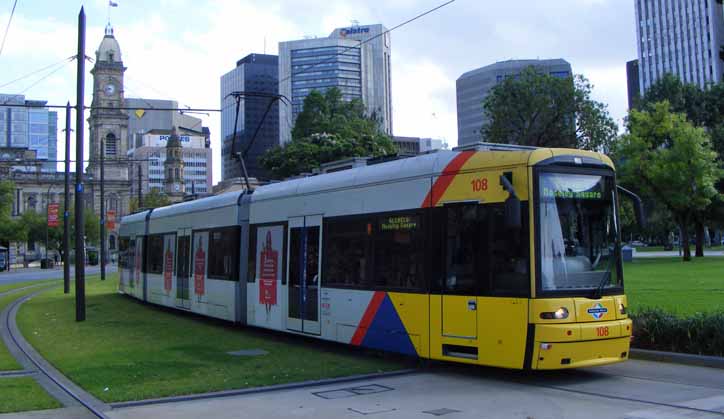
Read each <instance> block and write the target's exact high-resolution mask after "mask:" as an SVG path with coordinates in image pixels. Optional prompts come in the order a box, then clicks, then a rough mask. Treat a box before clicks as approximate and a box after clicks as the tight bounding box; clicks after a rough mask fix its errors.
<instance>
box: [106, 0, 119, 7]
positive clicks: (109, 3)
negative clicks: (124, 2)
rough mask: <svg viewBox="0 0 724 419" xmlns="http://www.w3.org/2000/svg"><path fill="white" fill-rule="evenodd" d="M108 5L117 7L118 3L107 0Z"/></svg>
mask: <svg viewBox="0 0 724 419" xmlns="http://www.w3.org/2000/svg"><path fill="white" fill-rule="evenodd" d="M108 5H109V6H111V7H118V3H116V2H115V1H113V0H108Z"/></svg>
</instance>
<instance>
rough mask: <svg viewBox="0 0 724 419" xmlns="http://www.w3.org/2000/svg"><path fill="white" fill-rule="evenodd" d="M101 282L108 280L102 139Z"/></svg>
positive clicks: (102, 149)
mask: <svg viewBox="0 0 724 419" xmlns="http://www.w3.org/2000/svg"><path fill="white" fill-rule="evenodd" d="M100 153H101V281H105V280H106V193H105V187H104V181H105V179H104V172H105V170H104V167H103V166H104V164H103V163H104V161H105V157H104V155H105V154H106V149H105V142H104V141H103V138H101V150H100Z"/></svg>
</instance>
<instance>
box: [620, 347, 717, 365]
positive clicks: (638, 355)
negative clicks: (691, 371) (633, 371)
mask: <svg viewBox="0 0 724 419" xmlns="http://www.w3.org/2000/svg"><path fill="white" fill-rule="evenodd" d="M629 354H630V357H631V358H633V359H642V360H645V361H658V362H670V363H673V364H685V365H694V366H698V367H707V368H720V369H724V358H722V357H718V356H708V355H694V354H682V353H678V352H664V351H652V350H649V349H635V348H631V350H630V352H629Z"/></svg>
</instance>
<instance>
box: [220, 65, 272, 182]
mask: <svg viewBox="0 0 724 419" xmlns="http://www.w3.org/2000/svg"><path fill="white" fill-rule="evenodd" d="M278 74H279V58H278V57H277V56H276V55H267V54H249V55H247V56H246V57H244V58H242V59H240V60H239V61H237V62H236V68H234V69H233V70H231V71H229V72H228V73H226V74H224V75H223V76H221V98H220V101H221V138H222V145H221V179H222V180H225V179H231V178H236V177H240V176H242V173H241V165H240V164H239V161H238V160H236V159H232V158H231V156H232V154H231V152H232V150H231V148H232V142H233V135H234V122H235V121H234V118H235V116H236V102H235V100H234V97H233V96H229V94H230V93H232V92H248V93H262V94H267V95H276V94H278V93H279V79H278ZM267 110H268V112H267ZM265 114H266V115H265ZM238 117H239V119H238V120H236V132H237V137H236V143H235V145H234V148H235V152H245V151H246V159H245V161H244V162H245V164H246V170H247V172H248V174H249V176H251V177H254V178H257V179H267V177H268V176H267V174H266V171H265V170H264V168H263V167H262V166H261V164H260V163H259V158H260V157H261V156H262V155H263V154H264V153H265V152H266V151H267V150H268V149H270V148H272V147H274V146H275V145H277V144H279V102H278V101H276V100H274V99H273V98H270V97H263V96H244V97H242V100H241V102H240V103H239V115H238ZM257 130H258V131H257ZM254 133H256V137H254ZM252 138H253V139H254V142H253V143H252V142H251V140H252Z"/></svg>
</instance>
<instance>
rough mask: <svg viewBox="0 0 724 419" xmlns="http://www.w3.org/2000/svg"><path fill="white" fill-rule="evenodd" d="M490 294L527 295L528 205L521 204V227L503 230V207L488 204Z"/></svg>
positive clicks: (501, 205)
mask: <svg viewBox="0 0 724 419" xmlns="http://www.w3.org/2000/svg"><path fill="white" fill-rule="evenodd" d="M489 207H490V208H489V209H488V212H489V217H490V219H491V223H490V236H489V237H490V239H489V243H490V264H489V269H490V291H491V294H493V295H507V296H518V297H527V296H528V295H529V294H530V292H529V288H530V276H529V274H528V271H529V270H530V252H529V248H530V234H529V228H528V203H527V202H522V203H521V210H520V212H521V218H522V228H521V229H520V231H516V232H513V231H510V230H508V229H506V228H505V206H504V205H503V204H496V205H490V206H489Z"/></svg>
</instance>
